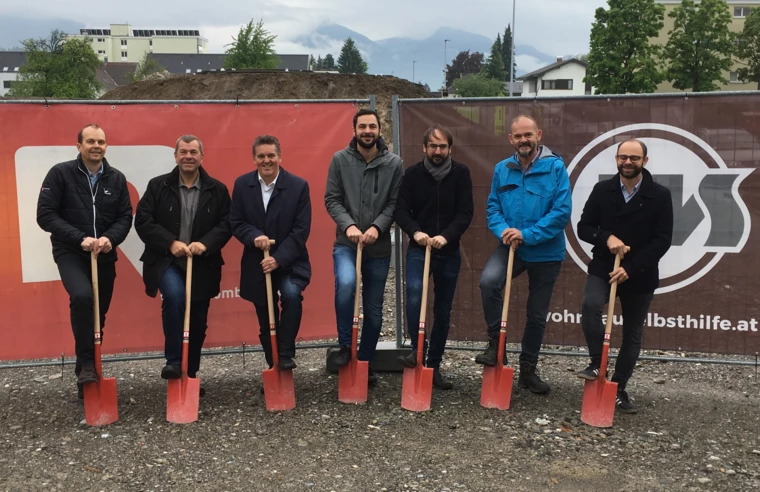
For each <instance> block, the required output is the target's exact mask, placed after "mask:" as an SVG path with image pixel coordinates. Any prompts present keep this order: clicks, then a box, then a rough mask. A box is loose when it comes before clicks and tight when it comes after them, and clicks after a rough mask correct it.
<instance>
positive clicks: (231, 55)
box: [224, 20, 280, 70]
mask: <svg viewBox="0 0 760 492" xmlns="http://www.w3.org/2000/svg"><path fill="white" fill-rule="evenodd" d="M275 39H277V35H275V34H270V33H269V31H267V30H266V29H264V21H263V20H260V21H259V22H258V23H257V24H256V25H254V24H253V20H251V21H250V22H248V24H246V25H245V26H243V27H241V28H240V31H239V32H238V35H237V37H233V38H232V42H231V43H230V44H228V45H226V46H229V48H227V51H226V53H227V57H226V58H225V60H224V68H225V69H227V70H230V69H233V68H235V69H244V68H277V66H278V65H279V64H280V57H278V56H277V53H275V51H274V40H275Z"/></svg>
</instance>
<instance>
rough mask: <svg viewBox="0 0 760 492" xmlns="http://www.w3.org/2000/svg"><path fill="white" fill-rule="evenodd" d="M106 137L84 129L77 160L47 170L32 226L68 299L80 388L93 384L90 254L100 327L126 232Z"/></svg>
mask: <svg viewBox="0 0 760 492" xmlns="http://www.w3.org/2000/svg"><path fill="white" fill-rule="evenodd" d="M107 147H108V144H107V143H106V134H105V132H104V131H103V129H101V128H100V127H99V126H98V125H96V124H94V123H93V124H90V125H87V126H86V127H84V128H82V129H81V130H80V131H79V134H78V135H77V150H78V151H79V155H78V156H77V158H76V159H74V160H73V161H68V162H62V163H60V164H56V165H55V166H53V167H52V168H51V169H50V171H49V172H48V174H47V176H45V180H44V181H43V182H42V189H41V190H40V196H39V198H38V201H37V224H39V226H40V227H41V228H42V230H44V231H45V232H49V233H50V241H51V242H52V244H53V258H54V259H55V263H56V265H58V272H59V273H60V275H61V281H62V282H63V287H64V288H65V289H66V292H67V293H68V294H69V308H70V312H71V313H70V314H71V329H72V331H73V332H74V347H75V351H76V355H77V362H76V367H75V369H74V372H75V373H76V375H77V387H78V390H79V398H84V396H83V393H82V385H83V384H86V383H96V382H97V381H98V374H97V373H96V372H95V360H94V359H95V339H94V337H93V332H94V326H93V323H94V320H93V313H92V310H93V307H94V300H93V292H92V265H91V261H90V255H91V253H95V255H96V256H97V259H98V294H99V301H100V326H101V329H102V328H103V327H104V326H105V322H106V313H107V312H108V308H109V306H110V304H111V296H112V294H113V286H114V281H115V280H116V259H117V258H116V247H117V246H118V245H119V244H121V243H122V242H124V240H125V239H126V238H127V235H128V234H129V229H130V228H131V227H132V205H131V203H130V200H129V190H128V189H127V179H126V178H125V177H124V175H123V174H122V173H121V172H119V171H117V170H116V169H115V168H113V167H111V165H110V164H109V163H108V161H107V160H106V158H105V156H106V148H107Z"/></svg>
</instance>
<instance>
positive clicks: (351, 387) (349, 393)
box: [338, 357, 369, 403]
mask: <svg viewBox="0 0 760 492" xmlns="http://www.w3.org/2000/svg"><path fill="white" fill-rule="evenodd" d="M368 378H369V362H367V361H366V360H357V359H356V358H355V357H353V358H351V362H349V363H348V364H347V365H345V366H343V367H341V368H339V369H338V401H340V402H341V403H367V387H368Z"/></svg>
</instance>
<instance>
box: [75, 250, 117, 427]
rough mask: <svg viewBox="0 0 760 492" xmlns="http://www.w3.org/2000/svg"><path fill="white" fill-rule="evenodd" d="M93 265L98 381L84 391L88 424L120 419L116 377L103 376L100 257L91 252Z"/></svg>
mask: <svg viewBox="0 0 760 492" xmlns="http://www.w3.org/2000/svg"><path fill="white" fill-rule="evenodd" d="M90 263H91V265H92V298H93V309H92V311H93V315H94V317H95V372H96V373H97V375H98V382H97V383H87V384H85V385H84V387H83V388H82V389H83V391H84V418H85V421H86V422H87V425H92V426H101V425H108V424H112V423H114V422H116V421H117V420H119V405H118V402H117V398H116V378H104V377H103V361H102V360H101V359H100V292H99V291H98V257H97V256H95V253H90Z"/></svg>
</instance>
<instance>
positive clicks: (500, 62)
mask: <svg viewBox="0 0 760 492" xmlns="http://www.w3.org/2000/svg"><path fill="white" fill-rule="evenodd" d="M483 74H484V75H485V76H486V77H488V78H489V79H496V80H500V81H502V82H503V81H505V80H507V70H506V69H505V68H504V58H503V54H502V52H501V39H500V37H499V35H498V34H497V35H496V41H494V42H493V45H491V54H490V55H489V56H488V61H486V64H485V65H483Z"/></svg>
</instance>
